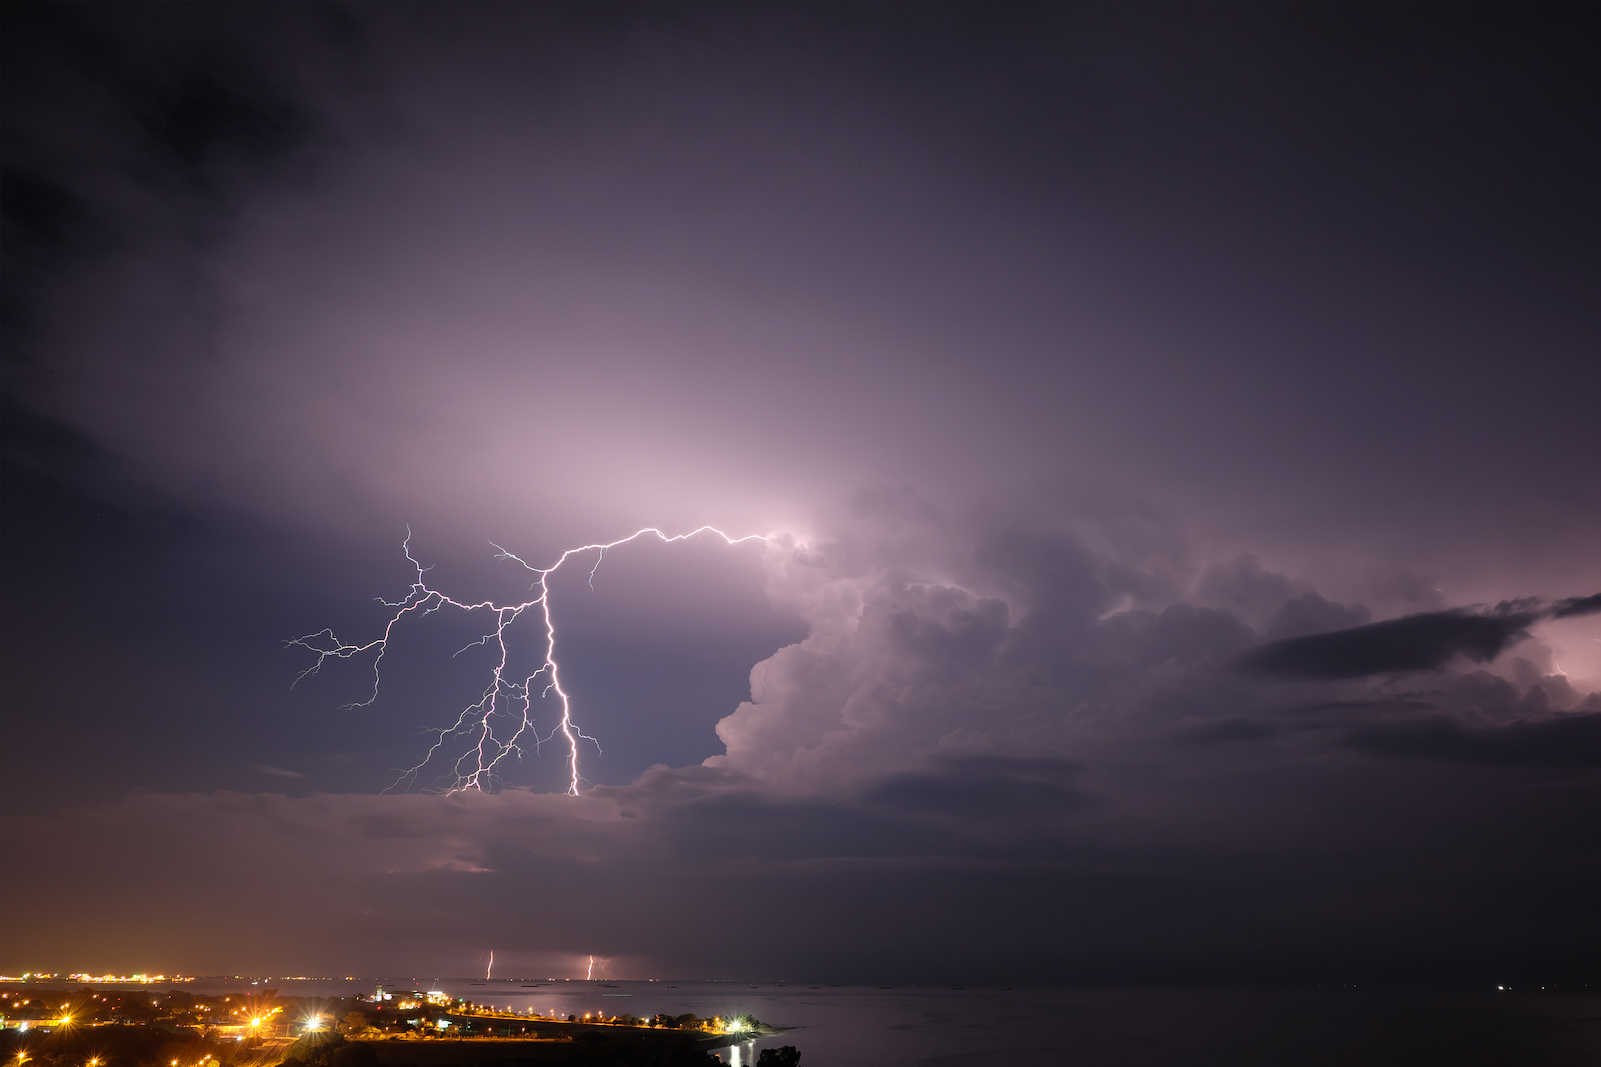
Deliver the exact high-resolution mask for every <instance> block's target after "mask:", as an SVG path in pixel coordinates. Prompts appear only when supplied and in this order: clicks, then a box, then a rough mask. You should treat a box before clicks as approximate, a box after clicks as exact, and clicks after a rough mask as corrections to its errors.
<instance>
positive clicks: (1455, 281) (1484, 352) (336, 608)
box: [0, 4, 1601, 982]
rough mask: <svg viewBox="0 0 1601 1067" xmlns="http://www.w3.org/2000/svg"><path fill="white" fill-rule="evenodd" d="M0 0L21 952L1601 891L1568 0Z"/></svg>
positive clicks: (1527, 968)
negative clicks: (194, 1) (808, 0)
mask: <svg viewBox="0 0 1601 1067" xmlns="http://www.w3.org/2000/svg"><path fill="white" fill-rule="evenodd" d="M158 15H159V17H156V16H158ZM4 16H5V22H6V32H5V46H4V48H5V55H4V61H5V62H4V69H5V74H4V78H5V86H4V89H5V91H4V109H5V128H4V157H5V158H4V163H5V199H4V210H5V227H6V229H5V303H4V330H5V335H4V343H5V351H6V364H5V375H6V376H5V383H4V385H5V389H4V414H5V423H4V433H5V445H6V447H5V464H6V466H5V487H4V488H5V508H4V524H5V525H4V543H3V547H4V568H5V571H4V577H5V588H6V592H5V601H4V646H3V648H4V656H5V664H4V666H5V673H4V686H5V720H4V729H5V735H6V736H5V745H4V751H3V759H4V771H5V774H4V782H3V790H4V800H5V805H6V809H5V823H4V826H5V830H4V832H5V845H4V847H5V849H6V850H7V851H6V855H7V856H10V857H27V858H28V859H27V866H28V868H29V875H28V877H26V878H15V877H8V878H7V879H6V883H7V885H6V889H5V898H4V904H3V906H4V907H5V908H6V909H8V910H9V909H15V908H21V909H24V911H25V912H26V913H28V914H30V915H33V916H35V917H36V921H35V922H31V923H29V924H25V925H24V924H14V923H7V924H5V930H4V940H3V942H0V970H3V971H5V972H6V973H16V972H17V971H21V970H37V969H45V970H49V969H79V968H82V969H88V970H91V971H97V972H98V971H112V970H131V969H141V970H147V971H165V972H167V973H173V972H188V973H196V972H198V973H218V972H227V973H246V972H251V973H282V972H283V971H285V970H286V969H287V970H293V971H294V972H295V973H324V972H325V973H339V974H347V973H357V974H363V973H381V972H385V971H395V972H402V973H413V972H417V973H421V972H428V973H452V974H456V973H459V974H465V973H469V972H471V971H474V970H475V968H476V966H477V961H478V960H479V959H480V957H481V955H482V954H483V953H484V952H486V951H487V950H489V949H490V948H493V949H494V951H495V953H496V961H497V963H496V967H497V972H498V973H504V974H513V973H518V972H520V971H521V972H525V973H538V974H547V973H558V974H561V973H572V974H579V973H581V972H582V970H583V965H582V964H581V963H580V961H581V960H582V961H587V958H588V957H589V956H590V955H595V956H596V957H597V959H598V960H600V961H601V964H600V967H601V970H603V971H604V972H605V973H606V974H608V975H611V976H628V977H632V976H646V975H680V974H682V975H686V976H688V975H692V976H711V975H729V976H744V975H757V974H760V975H767V976H788V977H795V978H807V977H810V978H828V979H830V980H835V981H839V980H847V981H848V980H855V979H861V980H886V979H894V980H901V981H922V980H926V981H945V980H952V981H960V980H972V981H984V980H1005V981H1019V982H1022V981H1028V980H1035V979H1047V978H1050V979H1055V980H1062V981H1093V980H1099V979H1107V978H1117V979H1122V978H1129V979H1153V980H1169V979H1172V980H1182V979H1188V978H1195V977H1207V978H1212V977H1224V978H1249V979H1253V980H1255V979H1267V980H1274V979H1297V980H1300V979H1314V980H1323V979H1325V978H1328V979H1332V980H1338V979H1341V978H1344V977H1347V976H1350V977H1353V978H1360V979H1361V980H1370V979H1374V978H1404V977H1449V978H1453V979H1458V978H1460V979H1473V980H1478V978H1479V977H1481V976H1492V977H1493V976H1494V975H1498V974H1511V973H1517V974H1551V975H1559V974H1573V973H1578V971H1579V970H1581V969H1582V968H1583V967H1584V966H1586V965H1593V962H1594V960H1595V959H1596V958H1597V957H1596V953H1597V950H1598V949H1601V925H1598V920H1597V913H1596V910H1595V908H1594V901H1595V900H1596V899H1601V882H1598V881H1597V869H1596V866H1595V863H1594V847H1593V844H1592V842H1594V841H1595V840H1598V839H1601V825H1598V822H1601V603H1598V602H1597V601H1595V599H1594V597H1595V595H1596V594H1597V593H1598V592H1601V550H1598V544H1601V539H1598V538H1597V534H1596V531H1597V530H1601V475H1598V473H1597V472H1598V470H1601V464H1598V457H1601V420H1598V419H1597V418H1596V412H1595V397H1596V396H1598V395H1601V371H1598V367H1601V361H1598V360H1597V359H1596V353H1597V352H1601V327H1598V317H1597V314H1596V303H1595V300H1596V298H1595V294H1596V293H1598V292H1601V270H1598V262H1597V254H1596V250H1597V249H1598V248H1601V225H1598V223H1601V219H1598V215H1597V212H1598V208H1597V201H1596V199H1595V196H1594V190H1595V189H1596V188H1598V187H1601V167H1598V159H1597V147H1596V144H1597V142H1596V140H1595V137H1594V117H1595V113H1596V108H1595V105H1596V103H1597V101H1596V89H1595V79H1594V76H1593V73H1592V72H1591V71H1590V64H1591V62H1592V57H1591V56H1589V55H1588V53H1587V51H1586V50H1585V49H1584V48H1583V46H1582V43H1581V42H1583V41H1584V37H1585V35H1584V34H1583V33H1581V32H1580V31H1579V28H1578V22H1579V20H1580V18H1581V17H1582V16H1581V14H1580V13H1579V12H1578V11H1576V10H1574V9H1570V8H1525V7H1519V8H1492V7H1471V8H1467V7H1456V8H1451V9H1449V10H1447V9H1443V8H1435V7H1366V6H1364V7H1354V8H1330V7H1310V8H1308V7H1302V6H1278V7H1268V6H1251V7H1221V6H1216V7H1191V6H1185V7H1164V6H1154V5H1138V6H1134V5H1127V6H1121V5H1095V6H1089V5H1085V6H1059V7H1058V6H1045V5H1025V6H1016V7H1014V6H1008V5H984V6H968V7H945V6H938V5H926V6H925V5H918V6H899V5H897V6H889V7H878V6H872V5H849V6H846V5H827V6H817V7H812V6H767V5H762V6H750V7H732V6H726V5H717V6H707V7H694V6H691V7H679V6H667V5H649V6H627V5H615V6H604V7H594V6H587V5H586V6H577V5H562V6H534V5H515V6H514V5H500V6H477V5H462V4H451V5H428V4H414V5H401V6H381V5H361V6H349V7H343V6H338V7H336V6H328V7H300V6H287V5H282V6H279V5H272V6H269V5H251V6H236V5H226V6H223V5H217V6H171V7H168V6H161V5H157V6H149V5H142V6H138V7H134V6H126V5H111V6H95V5H71V6H60V5H53V6H32V5H16V4H13V5H8V6H7V8H6V10H5V12H4ZM704 523H711V524H715V525H716V526H718V527H719V528H721V529H723V530H726V531H728V532H729V533H731V534H733V535H735V536H741V535H744V534H747V533H759V534H772V535H774V536H773V537H772V539H771V540H770V541H768V542H766V543H765V544H763V543H758V542H752V543H747V544H742V545H736V546H733V547H730V546H727V545H725V544H723V543H721V542H720V541H717V540H715V539H701V540H697V541H694V542H692V543H686V544H679V545H662V544H658V543H653V542H640V543H637V544H631V545H629V546H625V547H623V548H619V549H618V550H616V551H614V552H613V553H611V554H609V555H608V557H607V559H606V561H605V563H604V565H603V566H602V567H601V568H600V569H599V571H598V572H597V573H596V576H595V579H594V582H593V588H591V587H590V584H589V582H588V580H587V574H588V569H587V568H576V569H574V570H573V571H571V572H566V571H564V572H562V573H561V574H560V575H558V576H557V578H556V579H555V580H553V582H552V597H553V603H554V604H555V606H556V611H557V615H558V621H559V622H560V624H561V626H562V635H563V636H562V640H563V645H562V650H563V653H562V654H563V658H562V668H563V679H564V685H566V686H567V687H568V688H569V689H570V690H571V692H572V694H573V697H574V701H575V708H576V711H575V714H576V716H577V718H578V720H579V722H580V725H582V726H583V728H584V729H585V731H586V732H587V733H591V734H593V735H594V736H595V737H596V738H598V739H599V741H600V745H599V747H598V748H593V747H592V748H590V749H586V752H585V756H584V761H585V774H586V777H587V778H588V781H589V783H590V784H589V786H588V787H587V788H586V790H585V791H584V792H583V793H582V795H580V796H578V797H569V796H564V795H561V790H562V789H563V788H564V787H565V784H566V778H565V774H566V771H565V764H564V761H563V758H562V753H561V752H560V751H558V750H556V749H553V748H551V747H549V746H546V747H545V748H544V750H543V751H541V752H537V753H536V752H533V751H529V752H527V753H525V756H524V758H523V759H521V760H520V761H511V762H509V763H507V764H504V765H502V766H503V770H502V773H501V774H500V776H499V778H498V780H497V781H496V782H495V789H493V790H491V791H488V792H484V793H477V792H474V793H468V794H461V793H457V794H452V795H437V794H436V793H432V792H429V791H428V789H427V787H428V786H429V785H430V784H431V783H432V784H438V782H439V781H440V780H438V779H430V778H429V777H428V776H427V775H423V776H419V778H418V779H417V780H416V782H415V783H414V785H415V786H416V789H415V791H412V792H405V791H404V790H402V791H398V792H395V791H391V792H384V790H385V788H386V787H387V786H389V785H390V783H391V782H393V781H394V780H395V777H396V772H397V769H403V768H405V767H408V766H410V765H411V764H413V763H415V762H416V759H417V756H418V754H419V753H420V752H423V751H426V748H427V745H428V743H429V739H428V736H427V734H426V733H425V731H426V730H427V729H429V728H437V727H439V726H442V725H444V724H446V723H448V722H449V721H451V719H452V718H453V717H454V716H455V714H456V713H457V711H459V709H460V708H461V707H463V706H465V705H466V704H467V703H470V702H471V701H472V700H475V699H476V698H477V695H478V694H479V693H480V692H481V690H482V687H483V685H484V681H485V678H486V674H485V671H486V670H488V669H490V668H491V667H492V664H491V661H490V660H489V659H488V658H486V657H488V656H490V653H491V650H489V649H485V648H470V649H468V651H467V652H464V653H462V654H460V655H453V653H456V652H457V650H458V649H461V648H463V646H464V645H467V644H468V643H469V642H471V641H473V640H474V639H475V638H477V637H479V636H481V635H482V634H483V633H484V632H485V629H484V623H483V621H482V620H481V619H477V620H475V619H471V618H463V617H460V616H459V615H457V614H453V613H450V612H440V613H436V614H434V615H430V616H428V617H427V618H422V619H417V620H414V621H408V622H407V624H406V625H405V626H404V627H402V628H401V631H400V635H399V636H398V637H397V638H396V640H395V642H394V645H393V647H392V648H391V649H390V651H389V653H388V655H387V656H386V660H385V682H384V688H383V690H382V691H381V693H380V699H379V700H378V701H376V702H375V703H374V704H373V705H372V706H370V707H360V708H355V709H349V710H342V707H341V706H342V705H344V704H346V703H347V702H350V701H353V700H361V699H363V698H364V697H365V696H366V694H367V692H368V691H369V689H370V685H371V672H370V670H369V664H368V661H362V660H359V659H358V660H352V661H350V662H341V663H331V664H330V665H328V666H326V667H325V668H324V669H323V670H322V671H321V672H320V673H319V674H317V675H315V676H313V677H311V678H308V679H306V680H305V681H304V682H302V683H301V684H299V685H298V686H296V687H294V688H293V689H291V683H292V682H293V681H294V678H295V675H296V674H297V673H298V672H299V671H301V670H303V669H304V668H305V667H306V666H308V662H309V661H308V658H307V655H306V653H305V650H303V649H294V648H288V649H286V648H285V647H284V641H285V639H287V638H291V637H293V636H296V635H300V634H309V633H312V632H315V631H317V630H318V629H319V628H321V627H324V626H328V627H332V628H333V629H334V630H335V631H336V632H338V633H339V635H340V636H341V637H342V638H345V639H347V640H361V641H365V640H370V639H371V638H373V637H376V636H378V635H379V633H380V632H381V629H382V626H383V623H384V621H385V618H386V617H387V611H388V609H386V608H385V607H384V606H383V605H382V604H378V603H375V601H374V598H375V597H383V598H387V599H390V600H394V599H396V598H398V597H400V596H403V595H404V594H405V591H406V588H407V585H408V583H409V582H410V581H411V580H412V577H413V574H412V572H411V570H410V569H409V565H408V564H407V562H406V559H405V556H404V555H403V554H402V551H401V541H402V539H403V538H404V537H405V536H406V531H407V529H408V527H409V528H410V530H411V531H412V532H413V536H412V539H411V550H412V551H413V553H414V554H415V555H416V557H417V559H418V560H419V561H420V562H421V563H422V564H423V565H425V566H431V567H433V568H434V569H433V570H431V571H429V572H428V581H429V583H430V585H431V586H433V587H434V588H439V589H443V590H445V591H447V592H449V593H450V594H451V595H452V596H454V597H456V598H458V599H460V600H464V601H477V600H481V599H493V600H495V601H497V602H501V603H507V602H512V603H515V602H519V601H521V600H522V599H525V598H526V597H527V596H528V595H529V594H528V585H529V580H530V575H529V574H528V572H527V571H525V570H523V569H521V568H519V567H518V566H517V565H516V564H515V563H512V562H508V561H504V560H498V561H497V560H496V559H495V558H494V557H495V552H494V549H493V548H491V547H490V542H494V543H495V544H498V545H502V546H504V547H505V548H506V549H507V550H509V551H511V552H514V553H516V554H517V555H518V556H519V557H521V558H522V559H525V560H528V561H530V562H532V563H535V564H546V563H548V562H550V561H552V560H553V559H554V558H556V557H557V556H558V555H559V554H560V552H561V551H562V550H563V549H564V548H566V547H569V546H571V545H575V544H584V543H589V542H594V541H609V540H612V539H614V538H618V537H623V536H626V535H627V534H628V533H630V532H632V531H633V530H635V529H638V528H640V527H642V526H659V527H661V528H663V529H665V530H667V531H668V532H669V533H674V532H681V531H687V530H690V529H693V528H695V527H697V526H700V525H702V524H704ZM528 621H529V622H532V621H533V620H532V619H530V620H528ZM537 638H538V633H537V631H536V630H535V629H534V628H533V627H529V628H528V629H526V630H524V631H521V636H520V637H518V638H517V641H521V642H524V643H522V644H516V645H515V647H514V648H513V649H512V654H513V656H514V657H521V658H522V659H527V657H529V656H534V657H535V658H534V659H533V660H531V661H530V662H532V663H534V664H535V665H537V662H538V660H537V656H538V655H539V654H541V652H542V650H541V649H539V648H537V647H535V645H534V644H529V643H528V642H537ZM519 662H521V660H519ZM534 714H535V717H536V719H537V720H538V721H539V722H541V723H543V728H544V729H546V730H548V729H549V728H550V727H551V725H553V723H554V720H553V719H552V718H551V714H550V708H549V702H548V701H546V702H543V703H542V702H541V701H540V700H538V699H536V700H535V701H534ZM107 871H115V872H117V884H118V887H119V888H118V891H117V893H116V894H114V895H113V897H112V898H111V899H106V898H105V896H104V894H103V892H102V890H101V889H99V888H97V887H98V886H100V885H102V884H103V881H102V876H103V873H104V872H107ZM289 902H292V903H289ZM240 916H249V917H250V921H249V922H248V923H244V924H241V923H240V922H239V917H240ZM555 917H559V918H555ZM708 929H715V930H737V931H738V932H739V933H738V936H733V937H726V938H718V937H708V936H706V933H705V931H707V930H708ZM219 930H226V931H229V936H228V937H226V938H219V937H217V936H215V935H216V932H217V931H219Z"/></svg>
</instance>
